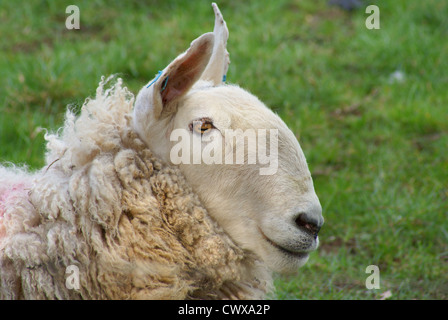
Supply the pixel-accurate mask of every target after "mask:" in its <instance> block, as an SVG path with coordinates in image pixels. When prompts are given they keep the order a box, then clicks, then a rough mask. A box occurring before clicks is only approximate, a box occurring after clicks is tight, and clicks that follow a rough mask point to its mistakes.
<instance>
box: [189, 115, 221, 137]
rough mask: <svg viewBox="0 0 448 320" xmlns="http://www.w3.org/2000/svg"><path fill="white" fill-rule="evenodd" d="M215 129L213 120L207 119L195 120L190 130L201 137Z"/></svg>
mask: <svg viewBox="0 0 448 320" xmlns="http://www.w3.org/2000/svg"><path fill="white" fill-rule="evenodd" d="M214 128H215V126H214V125H213V122H212V120H211V119H206V118H203V119H199V120H195V121H193V122H192V123H191V124H190V130H191V131H193V130H194V131H195V132H196V133H199V134H200V135H203V134H204V133H207V132H209V131H210V130H212V129H214Z"/></svg>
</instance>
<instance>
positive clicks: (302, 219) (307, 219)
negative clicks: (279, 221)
mask: <svg viewBox="0 0 448 320" xmlns="http://www.w3.org/2000/svg"><path fill="white" fill-rule="evenodd" d="M295 223H296V225H297V226H298V227H299V229H302V230H305V231H306V232H308V233H310V234H311V235H313V236H314V238H315V239H316V238H317V234H318V233H319V231H320V228H321V227H322V224H323V221H321V219H317V218H316V217H314V216H311V215H309V214H306V213H301V214H299V216H298V217H297V218H296V220H295Z"/></svg>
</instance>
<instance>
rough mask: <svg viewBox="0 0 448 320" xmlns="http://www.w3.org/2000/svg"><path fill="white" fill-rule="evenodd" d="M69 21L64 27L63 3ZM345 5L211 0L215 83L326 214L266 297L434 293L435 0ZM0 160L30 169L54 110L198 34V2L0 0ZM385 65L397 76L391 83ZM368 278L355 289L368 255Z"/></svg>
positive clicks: (446, 263)
mask: <svg viewBox="0 0 448 320" xmlns="http://www.w3.org/2000/svg"><path fill="white" fill-rule="evenodd" d="M73 3H74V4H76V5H78V7H79V8H80V11H81V30H78V31H74V30H67V29H66V28H65V19H66V17H67V14H66V13H65V8H66V6H68V5H70V4H73ZM375 3H376V4H377V5H378V6H379V8H380V10H381V15H380V18H381V29H380V30H368V29H367V28H366V27H365V24H364V23H365V19H366V18H367V16H368V15H367V14H365V13H364V10H365V8H361V9H359V10H357V11H354V12H351V13H347V12H344V11H341V10H339V9H338V8H335V7H330V6H328V5H327V1H326V0H322V1H311V0H308V1H305V0H300V1H299V0H295V1H286V0H278V1H245V2H242V1H236V0H235V1H220V2H218V4H219V5H220V8H221V10H222V12H223V14H224V17H225V18H226V21H227V24H228V26H229V29H230V39H229V43H228V47H229V51H230V54H231V62H232V63H231V65H230V69H229V73H228V80H229V81H230V82H233V83H238V84H240V85H241V86H243V87H245V88H247V89H249V90H250V91H251V92H252V93H254V94H255V95H257V96H258V97H259V98H260V99H261V100H263V101H264V102H265V103H266V104H267V105H268V106H270V107H271V108H272V109H273V110H275V111H276V112H278V113H279V114H280V115H281V116H282V118H283V119H284V120H285V122H286V123H287V124H288V125H289V126H290V127H291V128H292V130H293V131H294V132H295V133H296V135H297V137H298V138H299V141H300V143H301V146H302V148H303V150H304V152H305V155H306V156H307V160H308V163H309V167H310V170H311V171H312V174H313V178H314V183H315V188H316V192H317V194H318V196H319V198H320V200H321V203H322V206H323V209H324V217H325V220H326V223H325V225H324V227H323V228H322V231H321V233H320V241H321V247H320V249H319V250H318V251H317V252H315V253H313V254H312V255H311V258H310V261H309V262H308V263H307V264H306V266H305V267H303V268H302V269H301V270H300V271H299V273H298V275H295V276H291V277H280V276H278V277H276V279H275V284H276V288H277V291H276V295H275V298H278V299H378V298H380V297H381V295H382V294H384V293H385V292H387V291H390V292H391V294H392V296H391V299H448V245H447V244H448V222H447V220H448V219H447V217H448V155H447V152H448V90H447V87H448V73H447V70H448V59H447V58H446V57H447V54H448V41H446V39H447V37H448V3H447V2H445V1H438V0H426V1H417V0H412V1H409V0H394V1H392V0H389V1H376V2H375ZM0 20H1V21H2V23H1V24H0V34H1V38H2V41H1V42H0V69H1V70H2V77H1V78H0V99H1V100H0V146H1V148H0V161H1V162H5V161H11V162H14V163H27V164H28V165H29V166H30V168H32V169H35V168H39V167H40V166H42V165H43V155H44V151H45V150H44V148H45V146H44V139H43V135H44V132H42V131H41V130H39V128H40V127H44V128H49V129H51V130H56V129H57V128H58V127H59V126H60V125H61V124H62V121H63V116H64V113H65V110H66V107H67V105H74V106H78V107H79V106H80V105H81V104H82V102H83V101H84V99H85V98H86V97H88V96H92V95H93V94H94V93H95V89H96V87H97V83H98V82H99V80H100V77H101V75H110V74H119V75H120V76H121V77H122V78H123V79H124V81H125V83H126V85H127V86H128V88H129V89H130V90H131V91H132V92H134V93H137V92H138V90H139V89H140V87H142V86H143V85H144V84H145V83H147V81H148V80H150V79H152V78H153V77H154V74H156V73H157V71H158V70H160V69H161V68H163V67H164V66H166V65H167V64H168V63H169V62H170V61H171V60H172V59H173V58H174V57H175V56H176V55H177V54H178V53H180V52H182V51H184V50H185V49H186V48H187V47H188V45H189V43H190V42H191V41H192V40H193V39H194V38H196V37H197V36H199V35H200V34H202V33H204V32H206V31H209V30H212V28H213V14H212V9H211V6H210V2H209V1H147V2H146V3H143V1H126V2H125V1H81V0H79V1H78V0H77V1H75V2H73V1H27V2H26V4H25V2H23V3H22V2H21V3H20V4H17V3H14V2H12V1H6V2H2V3H1V4H0ZM395 71H400V72H402V73H403V74H404V81H402V82H400V81H393V80H392V78H391V75H392V74H393V73H394V72H395ZM372 264H373V265H378V266H379V268H380V272H381V273H380V276H381V278H380V279H381V283H380V284H381V288H380V289H378V290H367V289H366V287H365V280H366V278H367V276H368V274H366V273H365V269H366V267H367V266H368V265H372Z"/></svg>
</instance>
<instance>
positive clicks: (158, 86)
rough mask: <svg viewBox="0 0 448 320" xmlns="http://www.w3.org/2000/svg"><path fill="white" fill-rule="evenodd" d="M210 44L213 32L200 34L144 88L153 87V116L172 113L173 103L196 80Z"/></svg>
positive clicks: (206, 60) (210, 53)
mask: <svg viewBox="0 0 448 320" xmlns="http://www.w3.org/2000/svg"><path fill="white" fill-rule="evenodd" d="M213 44H214V35H213V33H206V34H203V35H202V36H200V37H199V38H197V39H196V40H194V41H193V42H192V43H191V45H190V48H189V49H188V50H187V51H186V52H184V53H183V54H181V55H179V56H178V57H177V58H176V59H174V61H173V62H171V63H170V64H169V65H168V66H167V67H166V68H165V69H164V70H163V71H162V72H161V73H159V75H158V76H157V78H156V79H155V80H153V81H152V82H151V83H149V85H148V86H147V87H150V86H152V87H153V94H152V99H153V101H152V105H153V116H154V117H155V118H156V119H157V118H159V117H160V116H161V115H167V114H170V113H172V112H174V111H175V107H176V104H175V103H174V102H175V101H176V100H177V99H178V98H180V97H182V96H183V95H184V94H185V93H187V92H188V90H189V89H190V88H191V87H192V86H193V84H194V83H195V82H196V81H197V80H199V78H200V77H201V75H202V73H203V72H204V70H205V68H206V66H207V64H208V62H209V60H210V57H211V55H212V51H213Z"/></svg>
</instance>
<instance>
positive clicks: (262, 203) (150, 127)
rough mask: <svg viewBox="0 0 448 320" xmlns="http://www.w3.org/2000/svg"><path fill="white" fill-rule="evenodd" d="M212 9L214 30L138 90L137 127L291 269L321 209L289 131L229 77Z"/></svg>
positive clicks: (218, 212) (203, 194) (201, 192)
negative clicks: (226, 77) (226, 78)
mask: <svg viewBox="0 0 448 320" xmlns="http://www.w3.org/2000/svg"><path fill="white" fill-rule="evenodd" d="M214 8H215V14H216V17H217V20H216V21H215V30H214V32H213V33H207V34H204V35H203V36H201V37H199V38H198V39H196V40H195V41H194V42H192V44H191V47H190V48H189V49H188V50H187V51H186V52H185V53H183V54H181V55H180V56H179V57H177V58H176V59H175V60H174V61H173V62H172V63H171V64H170V65H169V66H168V67H167V68H165V69H164V71H163V72H162V73H161V74H160V75H159V77H158V78H157V79H156V80H155V81H152V82H150V83H149V84H148V85H147V86H145V87H143V89H142V90H141V91H140V93H139V95H138V96H137V99H136V103H135V108H134V118H133V124H134V129H135V130H136V131H137V133H138V134H139V135H140V137H141V138H142V140H144V141H145V142H146V143H147V144H148V146H149V147H150V149H151V150H152V151H153V152H154V153H155V154H156V155H157V156H159V157H160V158H162V159H163V160H164V161H166V162H168V163H171V164H173V165H176V166H179V168H180V170H181V171H182V172H183V174H184V175H185V177H186V179H187V181H188V182H189V184H190V185H191V186H192V188H193V189H194V191H195V192H196V193H197V195H198V196H199V198H200V199H201V201H202V203H203V204H204V206H205V207H206V208H207V210H208V212H209V213H210V215H211V216H212V217H213V218H214V219H215V220H216V221H217V223H218V224H219V225H220V226H221V227H222V228H223V229H224V230H225V231H226V232H227V233H228V234H229V235H230V236H231V237H232V238H233V240H234V241H235V242H236V243H237V244H238V245H239V246H241V247H242V248H244V249H246V250H248V251H251V252H253V253H255V254H256V255H258V256H259V257H260V258H261V259H262V260H264V261H265V262H266V263H267V264H268V266H269V267H270V268H271V269H273V270H275V271H278V272H286V273H290V272H293V271H295V270H297V268H298V267H300V266H302V265H303V264H304V263H305V262H306V261H307V260H308V256H309V253H310V252H311V251H313V250H315V249H316V248H317V247H318V244H319V240H318V237H317V233H318V231H319V229H320V227H321V226H322V224H323V218H322V214H321V213H322V208H321V205H320V203H319V199H318V197H317V196H316V193H315V191H314V186H313V182H312V178H311V174H310V172H309V169H308V166H307V164H306V159H305V156H304V154H303V152H302V150H301V148H300V145H299V143H298V142H297V139H296V138H295V136H294V134H293V133H292V132H291V130H289V129H288V127H287V126H286V124H285V123H284V122H283V121H282V120H281V119H280V118H279V117H278V116H277V115H276V114H274V113H273V112H272V111H271V110H270V109H268V108H267V107H266V106H265V105H264V104H263V103H262V102H261V101H259V100H258V99H257V98H256V97H255V96H253V95H252V94H250V93H249V92H247V91H245V90H243V89H241V88H240V87H238V86H235V85H226V84H224V83H222V76H223V73H224V74H225V72H226V70H227V65H228V54H227V52H226V51H225V41H226V40H227V34H226V32H224V31H226V30H227V28H226V27H225V23H224V24H222V22H221V20H219V17H220V13H219V10H218V11H217V7H214ZM217 12H218V14H217ZM221 19H222V16H221ZM217 25H218V28H217ZM220 26H221V27H220ZM223 28H224V31H223ZM217 50H218V51H219V50H221V51H220V52H218V53H217V52H216V51H217ZM222 50H224V51H222ZM260 141H261V142H260ZM180 154H181V156H179V155H180ZM240 156H241V157H240ZM238 157H240V158H238ZM238 159H239V160H238ZM263 159H264V160H263ZM266 159H268V160H269V161H266ZM263 169H264V171H263Z"/></svg>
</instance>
